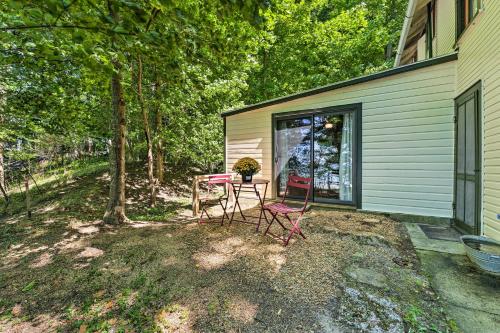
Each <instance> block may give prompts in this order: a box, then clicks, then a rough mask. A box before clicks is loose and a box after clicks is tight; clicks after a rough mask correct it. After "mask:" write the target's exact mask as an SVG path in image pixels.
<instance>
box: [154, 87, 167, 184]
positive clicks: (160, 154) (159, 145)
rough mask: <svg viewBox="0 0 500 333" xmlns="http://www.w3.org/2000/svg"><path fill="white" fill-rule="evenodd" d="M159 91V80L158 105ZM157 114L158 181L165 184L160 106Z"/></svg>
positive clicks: (157, 88)
mask: <svg viewBox="0 0 500 333" xmlns="http://www.w3.org/2000/svg"><path fill="white" fill-rule="evenodd" d="M159 89H160V82H159V81H158V79H157V80H156V82H155V94H156V96H155V98H156V102H157V103H158V99H159V94H160V92H159ZM155 109H156V114H155V125H156V128H155V132H156V136H157V138H158V140H157V142H156V179H157V180H158V182H159V183H160V184H165V169H164V166H163V161H164V159H165V154H164V151H163V149H164V148H163V141H162V139H161V131H162V126H163V118H162V116H161V110H160V106H159V104H158V105H156V108H155Z"/></svg>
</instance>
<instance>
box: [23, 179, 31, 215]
mask: <svg viewBox="0 0 500 333" xmlns="http://www.w3.org/2000/svg"><path fill="white" fill-rule="evenodd" d="M24 189H25V192H26V211H27V212H28V218H29V219H30V218H31V195H30V177H29V174H28V173H26V178H25V179H24Z"/></svg>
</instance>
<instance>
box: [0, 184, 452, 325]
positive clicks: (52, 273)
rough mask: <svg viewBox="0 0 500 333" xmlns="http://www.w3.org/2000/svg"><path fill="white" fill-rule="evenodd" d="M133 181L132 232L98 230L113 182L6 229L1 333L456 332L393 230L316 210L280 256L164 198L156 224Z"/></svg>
mask: <svg viewBox="0 0 500 333" xmlns="http://www.w3.org/2000/svg"><path fill="white" fill-rule="evenodd" d="M129 179H130V182H131V183H130V184H129V194H130V196H129V197H130V201H129V204H128V211H129V216H135V217H136V218H135V220H137V222H131V223H130V224H127V225H125V226H121V227H110V226H105V225H103V224H102V223H101V222H100V217H101V213H102V211H103V207H104V205H105V204H106V202H105V201H106V200H105V198H106V195H107V187H106V175H105V174H101V175H99V176H95V175H91V176H87V177H81V178H79V179H77V180H75V181H73V182H70V183H67V184H62V185H61V184H55V185H54V187H53V188H51V189H50V191H54V193H57V194H58V195H56V194H54V195H53V196H48V198H49V199H48V200H45V201H41V202H38V203H37V206H36V212H35V214H34V217H33V218H32V219H31V220H28V219H27V218H26V216H24V215H23V214H22V213H18V214H16V215H14V216H10V217H6V218H3V219H2V220H1V221H0V229H1V230H0V232H1V234H2V243H1V246H0V258H1V266H0V330H3V331H15V330H17V331H23V330H24V331H30V332H33V331H34V332H36V331H40V332H47V331H56V330H59V331H68V332H69V331H77V330H80V331H81V332H83V331H109V330H111V329H114V330H115V331H120V330H134V331H163V332H191V331H214V332H231V331H233V332H237V331H247V332H256V331H290V332H294V331H295V332H303V331H323V332H351V331H352V332H401V331H403V330H409V329H412V330H414V331H417V330H420V331H424V330H428V331H430V330H431V329H434V330H435V331H442V332H446V331H449V330H450V326H449V323H448V321H447V319H446V316H445V314H444V313H443V312H442V310H440V309H441V305H440V304H439V302H438V300H437V296H436V295H435V294H434V292H433V291H432V289H431V288H430V286H429V283H428V280H427V279H426V278H425V277H424V276H423V275H422V274H421V273H420V270H419V264H418V260H417V258H416V255H415V252H414V250H413V248H412V247H411V245H410V244H411V243H410V242H409V239H408V237H407V235H406V231H405V229H404V228H403V227H402V225H401V224H400V223H398V222H396V221H394V220H392V219H390V218H388V217H386V216H379V215H373V214H363V213H353V212H348V211H332V210H319V209H313V210H312V211H310V212H308V213H307V219H305V220H304V223H303V231H304V233H305V234H306V236H307V240H302V239H299V238H294V239H293V240H292V242H291V244H290V245H289V246H288V247H286V248H285V247H283V246H282V245H281V244H280V243H279V242H277V241H276V240H274V239H272V238H270V237H264V236H263V235H262V231H261V232H259V233H256V232H255V229H254V228H253V227H252V226H249V225H245V224H237V223H234V224H233V225H231V226H228V225H227V224H225V225H224V226H222V227H221V226H218V225H198V224H197V223H196V221H195V220H192V219H190V218H188V217H187V216H188V214H187V212H186V208H187V207H188V204H189V201H188V198H187V197H186V196H183V195H177V196H173V194H172V193H170V192H169V191H168V189H165V190H164V191H163V192H160V196H161V195H162V194H161V193H164V194H163V195H164V197H163V198H161V200H160V207H163V208H159V209H158V210H157V211H153V212H151V211H150V210H149V209H148V208H147V207H146V206H145V204H144V196H145V194H144V193H145V192H144V190H143V187H142V185H141V186H139V185H138V184H140V181H141V180H140V177H137V178H134V176H132V177H130V178H129ZM167 193H168V195H167ZM164 211H165V212H167V213H165V212H164ZM163 213H165V214H164V215H162V214H163ZM250 213H252V214H253V215H258V214H257V213H258V212H256V211H255V210H253V211H252V212H250ZM179 216H181V217H182V218H179ZM148 217H149V218H148ZM155 221H157V222H155ZM274 231H275V232H276V233H277V232H280V230H278V229H276V230H274Z"/></svg>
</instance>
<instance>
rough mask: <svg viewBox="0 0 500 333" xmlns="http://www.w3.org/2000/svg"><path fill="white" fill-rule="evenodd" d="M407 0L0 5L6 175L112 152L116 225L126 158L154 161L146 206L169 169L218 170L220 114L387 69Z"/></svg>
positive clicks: (26, 175) (16, 182)
mask: <svg viewBox="0 0 500 333" xmlns="http://www.w3.org/2000/svg"><path fill="white" fill-rule="evenodd" d="M405 5H406V1H403V0H365V1H361V0H310V1H295V0H265V1H243V0H238V1H216V0H210V1H185V0H179V1H175V0H174V1H171V0H169V1H164V0H155V1H147V2H143V1H125V0H108V1H96V0H87V1H73V0H47V1H27V0H23V1H5V2H2V3H1V4H0V22H1V23H0V43H1V45H0V66H1V68H2V70H1V76H0V94H1V95H0V108H1V111H0V185H2V189H6V191H8V190H11V189H13V188H15V187H20V186H21V184H22V183H27V184H28V186H29V181H30V177H31V175H32V174H34V173H40V172H44V171H46V170H50V169H51V168H60V167H64V166H65V165H67V164H68V163H70V162H71V161H74V160H81V159H92V158H105V157H106V156H108V157H109V160H110V176H111V179H110V188H109V201H108V205H107V209H106V211H105V213H104V220H105V221H106V222H108V223H115V224H119V223H122V222H124V221H126V220H127V217H126V212H125V201H126V188H125V177H126V163H127V162H129V161H130V162H131V161H144V163H145V165H147V167H145V168H144V172H145V174H147V179H148V185H147V186H148V192H149V195H150V198H149V200H150V205H151V206H154V205H155V198H156V194H155V193H156V189H155V188H156V186H157V185H158V184H160V183H163V182H164V181H165V178H168V177H169V170H172V169H173V168H177V169H181V170H186V172H187V173H192V174H197V173H198V174H199V173H209V172H215V171H218V170H219V169H220V168H221V166H222V159H223V133H222V132H223V122H222V119H221V118H220V116H219V114H220V112H222V111H225V110H229V109H231V108H234V107H238V106H242V105H244V104H251V103H255V102H259V101H262V100H266V99H270V98H274V97H277V96H282V95H285V94H290V93H294V92H297V91H300V90H304V89H309V88H313V87H317V86H320V85H324V84H327V83H331V82H335V81H339V80H343V79H347V78H351V77H354V76H358V75H362V74H367V73H372V72H375V71H379V70H381V69H383V68H386V67H390V65H391V63H392V57H393V54H394V50H393V49H394V45H395V44H396V41H397V38H398V33H399V29H400V26H401V22H402V20H403V17H404V15H403V13H404V7H405ZM5 198H7V194H5ZM27 198H28V197H27Z"/></svg>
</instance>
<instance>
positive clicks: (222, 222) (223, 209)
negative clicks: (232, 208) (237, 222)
mask: <svg viewBox="0 0 500 333" xmlns="http://www.w3.org/2000/svg"><path fill="white" fill-rule="evenodd" d="M219 204H220V206H221V207H222V213H223V214H222V218H221V220H220V225H224V218H225V217H227V219H228V220H229V215H227V212H226V208H227V199H226V206H224V204H222V199H219Z"/></svg>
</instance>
